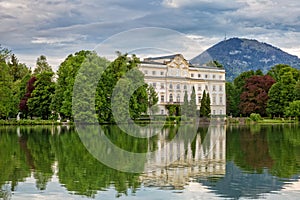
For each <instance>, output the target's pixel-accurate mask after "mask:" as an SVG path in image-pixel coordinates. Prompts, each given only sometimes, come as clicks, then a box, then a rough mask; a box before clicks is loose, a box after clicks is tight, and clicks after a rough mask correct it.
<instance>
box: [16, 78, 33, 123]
mask: <svg viewBox="0 0 300 200" xmlns="http://www.w3.org/2000/svg"><path fill="white" fill-rule="evenodd" d="M36 80H37V79H36V77H35V76H33V77H31V78H30V79H29V80H28V81H27V84H26V92H25V94H24V96H23V98H22V99H21V100H20V103H19V110H20V111H21V112H22V113H23V114H24V115H25V118H27V115H28V114H29V115H31V116H32V114H33V113H32V111H31V110H29V109H28V99H29V98H31V96H32V95H31V94H32V91H33V90H34V88H35V86H34V83H35V82H36Z"/></svg>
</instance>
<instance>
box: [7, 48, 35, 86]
mask: <svg viewBox="0 0 300 200" xmlns="http://www.w3.org/2000/svg"><path fill="white" fill-rule="evenodd" d="M8 66H9V73H10V75H11V76H12V77H13V81H14V82H15V81H17V80H22V79H23V78H24V77H25V76H26V75H27V74H30V73H31V72H30V70H29V69H28V68H27V66H26V65H25V64H23V63H19V61H18V59H17V57H16V56H15V54H12V56H11V60H10V62H8Z"/></svg>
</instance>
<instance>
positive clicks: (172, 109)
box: [166, 104, 180, 116]
mask: <svg viewBox="0 0 300 200" xmlns="http://www.w3.org/2000/svg"><path fill="white" fill-rule="evenodd" d="M166 108H167V109H168V111H169V116H178V115H180V113H179V105H172V104H169V105H166Z"/></svg>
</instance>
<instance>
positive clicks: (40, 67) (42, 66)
mask: <svg viewBox="0 0 300 200" xmlns="http://www.w3.org/2000/svg"><path fill="white" fill-rule="evenodd" d="M43 72H53V71H52V68H51V66H50V65H49V64H48V61H47V58H46V56H44V55H41V56H40V57H38V58H37V60H36V66H35V69H34V71H33V74H34V75H37V74H41V73H43Z"/></svg>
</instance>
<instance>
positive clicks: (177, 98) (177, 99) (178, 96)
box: [176, 94, 180, 103]
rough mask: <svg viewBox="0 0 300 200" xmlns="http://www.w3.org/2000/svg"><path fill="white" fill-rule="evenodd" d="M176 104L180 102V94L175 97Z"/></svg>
mask: <svg viewBox="0 0 300 200" xmlns="http://www.w3.org/2000/svg"><path fill="white" fill-rule="evenodd" d="M176 102H177V103H179V102H180V94H177V97H176Z"/></svg>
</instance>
